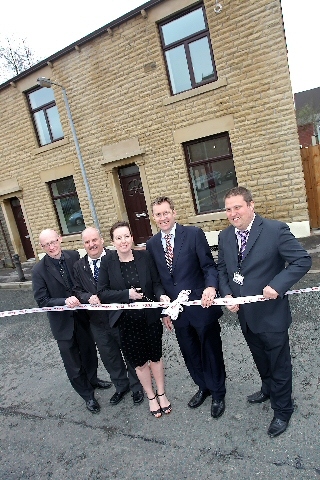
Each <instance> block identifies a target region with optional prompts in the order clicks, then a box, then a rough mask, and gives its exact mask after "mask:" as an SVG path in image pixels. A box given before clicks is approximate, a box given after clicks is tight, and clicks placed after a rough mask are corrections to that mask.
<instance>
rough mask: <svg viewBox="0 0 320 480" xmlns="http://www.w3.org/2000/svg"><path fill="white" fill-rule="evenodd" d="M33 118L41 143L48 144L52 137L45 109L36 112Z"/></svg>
mask: <svg viewBox="0 0 320 480" xmlns="http://www.w3.org/2000/svg"><path fill="white" fill-rule="evenodd" d="M33 118H34V121H35V124H36V128H37V132H38V136H39V141H40V145H47V143H50V142H51V139H50V135H49V130H48V126H47V122H46V119H45V116H44V112H43V110H41V111H40V112H36V113H35V114H34V115H33Z"/></svg>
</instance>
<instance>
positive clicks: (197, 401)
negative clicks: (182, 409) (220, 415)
mask: <svg viewBox="0 0 320 480" xmlns="http://www.w3.org/2000/svg"><path fill="white" fill-rule="evenodd" d="M209 395H210V392H209V390H205V391H204V390H200V389H199V390H198V391H197V393H196V394H195V395H193V397H192V398H191V400H190V402H189V403H188V407H190V408H198V407H200V405H202V404H203V402H204V401H205V399H206V398H207V397H209Z"/></svg>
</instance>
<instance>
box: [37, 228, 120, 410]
mask: <svg viewBox="0 0 320 480" xmlns="http://www.w3.org/2000/svg"><path fill="white" fill-rule="evenodd" d="M61 241H62V239H61V237H60V235H58V233H57V232H56V231H55V230H51V229H47V230H43V231H42V232H41V233H40V236H39V243H40V245H41V247H42V248H43V250H44V251H45V252H46V255H45V256H44V257H43V258H42V259H41V260H40V262H38V263H37V264H36V265H35V266H34V267H33V269H32V286H33V294H34V298H35V300H36V302H37V304H38V305H39V307H41V308H42V307H57V306H61V305H66V306H67V307H70V308H76V307H77V306H79V305H80V302H79V300H78V299H77V298H76V297H75V296H74V295H73V293H72V288H73V284H74V276H73V265H74V263H75V262H76V261H77V260H79V258H80V256H79V253H78V252H77V251H75V250H61ZM47 316H48V318H49V322H50V327H51V331H52V334H53V336H54V338H55V339H56V341H57V344H58V347H59V350H60V355H61V358H62V360H63V364H64V367H65V370H66V373H67V375H68V378H69V381H70V383H71V385H72V387H73V388H74V389H75V391H76V392H77V393H78V394H79V395H80V396H81V397H82V398H83V399H84V400H85V402H86V407H87V409H88V410H89V411H90V412H91V413H98V412H99V411H100V405H99V403H98V402H97V400H96V399H95V397H94V389H95V388H110V387H111V386H112V383H110V382H105V381H103V380H100V379H98V378H97V367H98V359H97V351H96V346H95V344H94V341H93V338H92V335H91V332H90V327H89V320H88V317H87V313H86V311H85V310H78V311H77V310H64V311H60V312H54V311H53V312H50V311H49V312H47Z"/></svg>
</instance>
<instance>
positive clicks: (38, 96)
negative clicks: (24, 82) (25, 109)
mask: <svg viewBox="0 0 320 480" xmlns="http://www.w3.org/2000/svg"><path fill="white" fill-rule="evenodd" d="M29 99H30V104H31V108H32V109H33V110H34V109H35V108H39V107H41V106H42V105H46V104H48V103H50V102H53V101H54V92H53V90H52V88H40V89H39V90H36V91H35V92H32V93H29Z"/></svg>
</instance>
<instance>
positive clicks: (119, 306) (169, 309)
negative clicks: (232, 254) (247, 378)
mask: <svg viewBox="0 0 320 480" xmlns="http://www.w3.org/2000/svg"><path fill="white" fill-rule="evenodd" d="M319 291H320V287H308V288H300V289H299V290H288V292H286V293H285V295H293V294H301V293H310V292H319ZM189 294H190V290H182V291H181V292H180V293H179V295H178V297H177V299H176V300H174V301H173V302H171V303H170V304H169V305H168V303H162V302H148V303H144V302H136V303H105V304H101V305H89V304H88V305H87V304H86V305H79V306H78V307H76V308H70V307H67V306H65V305H62V306H61V307H43V308H25V309H23V310H7V311H4V312H0V318H3V317H11V316H13V315H25V314H27V313H41V312H42V313H43V312H63V311H64V310H138V309H142V308H164V309H165V310H164V312H163V313H164V314H166V315H169V316H170V317H171V319H172V320H176V319H177V318H178V315H179V313H180V312H182V309H183V307H182V305H183V306H186V307H190V306H192V305H201V300H191V301H188V298H189ZM266 300H268V301H269V299H268V298H265V297H264V296H263V295H253V296H248V297H236V298H215V299H214V305H221V306H229V305H243V304H245V303H254V302H265V301H266ZM174 317H175V318H174Z"/></svg>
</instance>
